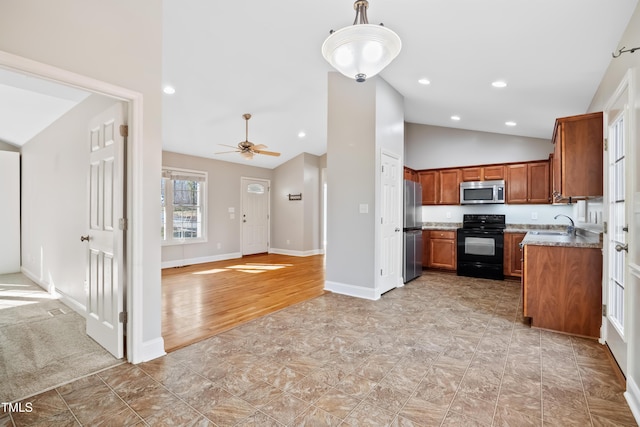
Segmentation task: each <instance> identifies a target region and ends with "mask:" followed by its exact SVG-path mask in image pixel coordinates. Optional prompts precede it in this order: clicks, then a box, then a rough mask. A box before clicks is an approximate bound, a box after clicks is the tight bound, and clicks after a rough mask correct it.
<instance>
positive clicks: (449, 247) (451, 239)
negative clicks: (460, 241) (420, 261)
mask: <svg viewBox="0 0 640 427" xmlns="http://www.w3.org/2000/svg"><path fill="white" fill-rule="evenodd" d="M426 241H427V242H428V248H427V250H426V251H425V252H426V258H427V265H426V267H430V268H439V269H442V270H453V271H455V270H456V268H457V264H456V232H455V231H451V230H431V231H429V238H428V239H426Z"/></svg>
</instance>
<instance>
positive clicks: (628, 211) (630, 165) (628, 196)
mask: <svg viewBox="0 0 640 427" xmlns="http://www.w3.org/2000/svg"><path fill="white" fill-rule="evenodd" d="M632 90H633V73H632V70H628V71H627V72H626V73H625V74H624V76H623V77H622V79H621V81H620V83H619V85H618V87H617V88H616V90H615V92H614V93H613V94H612V95H611V97H610V98H609V100H608V101H607V103H606V104H605V107H604V117H603V120H604V123H603V125H604V126H603V130H604V135H603V136H604V138H605V140H607V141H608V138H609V122H610V119H612V118H615V117H618V116H622V118H623V120H624V129H625V131H624V137H625V153H624V156H625V176H624V180H625V219H626V222H627V225H628V227H629V231H628V232H627V237H626V242H627V245H628V246H629V247H630V248H629V250H628V253H627V254H626V257H625V258H626V260H625V266H624V283H625V295H624V298H625V301H624V320H623V321H624V328H625V331H624V336H622V337H620V338H618V340H619V339H622V342H623V343H624V345H625V352H626V354H625V355H624V359H625V360H621V361H618V363H620V362H622V363H623V364H624V367H625V368H624V371H625V372H628V369H629V366H628V364H629V362H631V361H630V359H629V334H628V328H629V327H630V320H631V318H630V314H631V312H630V308H631V307H630V298H629V292H628V287H629V284H630V277H629V276H630V254H631V253H632V250H633V248H632V246H633V245H634V242H633V239H631V238H630V236H633V235H634V230H633V224H632V222H633V221H631V219H632V217H633V212H632V204H633V197H632V196H633V191H632V190H631V187H630V184H631V183H632V182H633V180H632V177H631V176H630V174H631V173H632V172H633V171H634V170H635V167H636V165H635V158H634V154H633V150H634V147H633V144H634V142H633V139H632V138H633V137H632V129H631V110H630V107H631V105H629V104H630V101H632V99H631V97H632V96H633V92H632ZM621 100H624V101H625V102H624V104H625V105H626V107H625V111H622V112H621V113H619V114H616V116H615V117H610V114H611V111H612V109H613V108H614V106H615V105H616V104H617V103H619V101H621ZM607 145H609V144H607ZM611 149H612V147H607V151H605V152H604V155H603V161H604V169H603V170H604V182H603V186H604V189H605V193H604V194H605V197H604V199H603V202H604V203H603V211H604V215H606V216H605V218H606V224H607V225H610V224H611V218H610V217H609V207H610V198H611V194H610V191H609V188H610V179H609V162H610V159H609V158H610V152H609V150H611ZM607 228H609V230H607V234H606V235H605V238H604V239H603V248H602V249H603V250H602V252H603V263H602V264H603V274H602V301H603V304H607V305H608V304H609V294H610V292H609V291H610V289H609V288H610V280H609V279H610V274H611V273H610V268H609V267H610V265H609V264H610V255H611V254H610V251H611V250H612V248H611V244H610V240H611V238H610V236H611V233H613V230H612V229H611V227H607ZM608 323H609V322H608V318H607V316H606V315H603V316H602V326H601V329H600V330H601V333H600V343H601V344H607V345H608V343H609V342H611V340H610V339H608V338H609V337H608V328H609V327H608ZM610 351H611V350H610ZM611 354H612V355H613V356H614V359H615V355H614V354H613V352H612V351H611Z"/></svg>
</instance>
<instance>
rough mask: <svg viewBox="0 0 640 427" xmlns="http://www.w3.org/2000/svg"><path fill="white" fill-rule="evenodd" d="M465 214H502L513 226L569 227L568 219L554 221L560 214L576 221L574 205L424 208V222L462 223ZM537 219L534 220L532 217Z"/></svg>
mask: <svg viewBox="0 0 640 427" xmlns="http://www.w3.org/2000/svg"><path fill="white" fill-rule="evenodd" d="M464 214H501V215H505V218H506V221H507V224H512V225H522V224H528V225H568V224H569V223H568V220H567V219H566V218H558V219H553V217H554V216H556V215H558V214H564V215H569V216H570V217H572V218H573V219H574V220H575V216H574V208H573V205H506V204H505V205H479V206H469V205H465V206H423V207H422V221H423V222H444V223H447V222H454V223H462V215H464ZM534 215H535V216H536V217H537V219H533V218H532V216H534Z"/></svg>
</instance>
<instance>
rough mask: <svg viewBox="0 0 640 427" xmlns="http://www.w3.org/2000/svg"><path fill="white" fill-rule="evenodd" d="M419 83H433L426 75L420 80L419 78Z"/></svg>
mask: <svg viewBox="0 0 640 427" xmlns="http://www.w3.org/2000/svg"><path fill="white" fill-rule="evenodd" d="M418 83H420V84H421V85H425V86H426V85H429V84H431V82H430V81H429V79H425V78H424V77H423V78H421V79H420V80H418Z"/></svg>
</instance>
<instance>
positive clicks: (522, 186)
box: [506, 163, 528, 203]
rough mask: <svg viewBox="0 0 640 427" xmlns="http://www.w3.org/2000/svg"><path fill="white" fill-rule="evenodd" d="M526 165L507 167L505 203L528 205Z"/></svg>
mask: <svg viewBox="0 0 640 427" xmlns="http://www.w3.org/2000/svg"><path fill="white" fill-rule="evenodd" d="M527 181H528V180H527V164H526V163H521V164H517V165H508V166H507V179H506V186H507V200H506V202H507V203H528V197H527Z"/></svg>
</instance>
